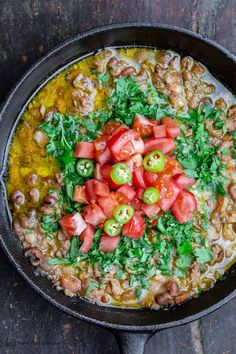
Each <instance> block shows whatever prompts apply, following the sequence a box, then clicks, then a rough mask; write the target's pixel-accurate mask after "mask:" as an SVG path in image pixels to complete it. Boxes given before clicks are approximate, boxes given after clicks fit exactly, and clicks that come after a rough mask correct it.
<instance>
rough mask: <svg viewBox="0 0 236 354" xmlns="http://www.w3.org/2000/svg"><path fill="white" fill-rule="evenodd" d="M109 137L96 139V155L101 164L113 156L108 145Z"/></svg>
mask: <svg viewBox="0 0 236 354" xmlns="http://www.w3.org/2000/svg"><path fill="white" fill-rule="evenodd" d="M107 139H108V138H107V137H106V136H102V137H100V138H97V139H96V140H95V141H94V147H95V151H96V152H95V157H96V160H97V161H98V162H99V163H100V164H101V165H104V164H106V163H108V161H110V159H111V157H112V155H111V152H110V150H109V149H108V147H107Z"/></svg>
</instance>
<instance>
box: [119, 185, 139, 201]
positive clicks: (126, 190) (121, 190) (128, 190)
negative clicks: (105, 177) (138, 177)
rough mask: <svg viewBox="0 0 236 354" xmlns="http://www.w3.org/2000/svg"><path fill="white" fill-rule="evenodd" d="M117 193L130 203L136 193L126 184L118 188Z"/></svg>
mask: <svg viewBox="0 0 236 354" xmlns="http://www.w3.org/2000/svg"><path fill="white" fill-rule="evenodd" d="M117 192H119V193H122V194H124V195H125V196H126V197H127V198H128V199H129V200H130V201H131V200H133V199H134V198H135V195H136V192H135V190H134V189H133V188H132V187H130V186H129V185H128V184H124V185H123V186H122V187H120V188H119V189H118V190H117Z"/></svg>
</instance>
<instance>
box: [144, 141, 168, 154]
mask: <svg viewBox="0 0 236 354" xmlns="http://www.w3.org/2000/svg"><path fill="white" fill-rule="evenodd" d="M144 145H145V154H147V153H148V152H150V151H153V150H160V151H162V152H163V153H164V154H168V153H169V152H171V151H173V150H174V149H175V142H174V140H172V139H169V138H159V139H156V138H148V139H146V140H145V141H144Z"/></svg>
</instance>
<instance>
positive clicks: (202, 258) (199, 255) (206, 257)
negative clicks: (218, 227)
mask: <svg viewBox="0 0 236 354" xmlns="http://www.w3.org/2000/svg"><path fill="white" fill-rule="evenodd" d="M194 255H195V257H196V260H197V262H198V263H201V264H203V263H207V262H210V261H211V260H212V259H213V254H212V251H211V250H210V248H209V247H204V246H202V247H201V248H195V250H194Z"/></svg>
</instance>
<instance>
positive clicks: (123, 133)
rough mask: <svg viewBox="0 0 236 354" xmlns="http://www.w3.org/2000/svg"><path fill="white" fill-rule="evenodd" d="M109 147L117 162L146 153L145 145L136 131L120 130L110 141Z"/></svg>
mask: <svg viewBox="0 0 236 354" xmlns="http://www.w3.org/2000/svg"><path fill="white" fill-rule="evenodd" d="M107 144H108V147H109V149H110V151H111V153H112V154H113V156H114V158H115V159H116V160H117V161H123V160H126V159H128V158H129V157H131V156H132V155H134V154H135V153H140V154H142V153H143V152H144V143H143V140H142V139H141V137H140V134H139V133H138V132H136V131H135V130H132V129H130V130H128V129H126V128H120V129H119V131H118V132H117V133H116V134H114V136H112V137H111V138H110V139H109V140H108V143H107Z"/></svg>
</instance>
